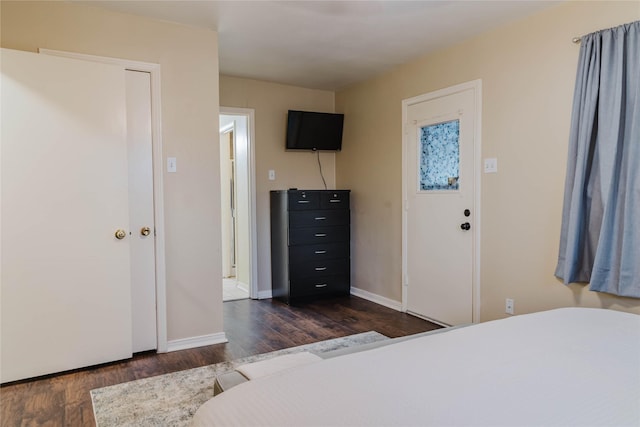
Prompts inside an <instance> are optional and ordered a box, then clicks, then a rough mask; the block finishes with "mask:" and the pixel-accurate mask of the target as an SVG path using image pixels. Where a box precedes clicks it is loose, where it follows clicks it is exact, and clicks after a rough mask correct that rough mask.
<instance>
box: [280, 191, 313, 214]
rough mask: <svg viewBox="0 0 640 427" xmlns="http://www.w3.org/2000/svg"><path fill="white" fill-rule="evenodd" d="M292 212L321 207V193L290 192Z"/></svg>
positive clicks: (290, 208)
mask: <svg viewBox="0 0 640 427" xmlns="http://www.w3.org/2000/svg"><path fill="white" fill-rule="evenodd" d="M288 200H289V201H288V203H289V210H290V211H300V210H312V209H318V208H319V207H320V193H319V192H317V191H289V193H288Z"/></svg>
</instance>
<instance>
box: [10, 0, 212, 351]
mask: <svg viewBox="0 0 640 427" xmlns="http://www.w3.org/2000/svg"><path fill="white" fill-rule="evenodd" d="M1 5H2V6H1V7H2V33H1V35H2V37H1V43H2V47H6V48H10V49H19V50H27V51H34V52H35V51H37V49H38V48H49V49H57V50H66V51H73V52H79V53H86V54H92V55H100V56H111V57H117V58H124V59H129V60H136V61H144V62H153V63H159V64H160V65H161V75H162V138H163V139H162V143H163V149H164V156H165V157H176V158H177V165H178V172H177V173H173V174H166V173H165V175H164V205H165V212H164V213H165V230H166V273H167V295H166V297H167V335H168V339H169V340H170V341H171V340H176V339H180V338H187V337H195V336H201V335H208V334H212V333H217V332H221V331H222V310H221V304H222V289H221V288H222V284H221V277H222V274H221V265H220V257H221V254H220V252H221V249H220V195H219V191H220V183H219V182H220V181H219V180H220V177H219V148H218V44H217V34H216V33H215V32H213V31H207V30H202V29H195V28H190V27H186V26H180V25H174V24H170V23H165V22H159V21H153V20H149V19H145V18H141V17H137V16H133V15H125V14H120V13H114V12H108V11H105V10H102V9H99V8H94V7H88V6H83V5H72V4H69V3H67V2H24V1H23V2H8V1H2V3H1ZM158 161H162V162H163V163H164V159H158Z"/></svg>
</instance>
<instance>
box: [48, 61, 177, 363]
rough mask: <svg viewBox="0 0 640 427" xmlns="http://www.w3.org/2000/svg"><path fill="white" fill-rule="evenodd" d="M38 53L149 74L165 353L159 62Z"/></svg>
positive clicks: (163, 348) (162, 347)
mask: <svg viewBox="0 0 640 427" xmlns="http://www.w3.org/2000/svg"><path fill="white" fill-rule="evenodd" d="M38 53H41V54H46V55H54V56H62V57H66V58H74V59H82V60H84V61H94V62H101V63H103V64H114V65H120V66H122V67H123V68H125V69H127V70H131V71H143V72H147V73H149V74H151V138H152V147H153V154H152V156H153V200H154V203H153V205H154V206H153V209H154V216H155V228H156V230H155V231H156V236H155V237H156V241H155V263H156V326H157V334H158V349H157V351H158V353H166V352H167V351H168V348H167V282H166V267H165V240H164V239H165V238H164V190H163V167H162V166H163V164H164V162H163V161H162V158H163V157H162V117H161V111H162V102H161V97H160V93H161V91H160V88H161V84H160V64H154V63H151V62H139V61H131V60H128V59H120V58H110V57H106V56H96V55H87V54H84V53H76V52H65V51H61V50H52V49H38Z"/></svg>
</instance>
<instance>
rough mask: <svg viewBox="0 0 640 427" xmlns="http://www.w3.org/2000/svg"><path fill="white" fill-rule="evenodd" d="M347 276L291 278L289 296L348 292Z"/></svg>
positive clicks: (297, 296)
mask: <svg viewBox="0 0 640 427" xmlns="http://www.w3.org/2000/svg"><path fill="white" fill-rule="evenodd" d="M349 288H350V285H349V276H348V275H346V276H325V277H321V278H315V279H301V280H291V285H290V289H291V291H290V296H291V297H292V298H299V297H306V296H313V295H323V294H337V293H341V294H348V293H349Z"/></svg>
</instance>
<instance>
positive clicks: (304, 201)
mask: <svg viewBox="0 0 640 427" xmlns="http://www.w3.org/2000/svg"><path fill="white" fill-rule="evenodd" d="M298 203H309V201H308V200H298Z"/></svg>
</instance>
